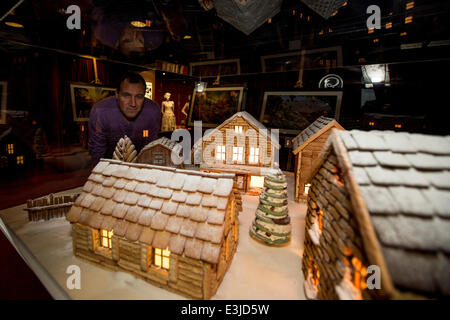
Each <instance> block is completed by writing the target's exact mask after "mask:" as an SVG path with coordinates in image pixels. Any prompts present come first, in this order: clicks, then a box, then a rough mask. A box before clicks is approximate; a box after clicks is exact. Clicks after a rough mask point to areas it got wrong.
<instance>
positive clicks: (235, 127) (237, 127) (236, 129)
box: [234, 126, 242, 133]
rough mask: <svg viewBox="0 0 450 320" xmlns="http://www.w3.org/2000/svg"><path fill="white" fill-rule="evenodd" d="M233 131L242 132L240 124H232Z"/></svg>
mask: <svg viewBox="0 0 450 320" xmlns="http://www.w3.org/2000/svg"><path fill="white" fill-rule="evenodd" d="M234 132H236V133H242V126H234Z"/></svg>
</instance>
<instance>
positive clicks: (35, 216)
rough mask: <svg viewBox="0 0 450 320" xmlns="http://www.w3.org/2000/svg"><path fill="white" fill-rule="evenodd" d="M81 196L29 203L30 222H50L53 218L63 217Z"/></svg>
mask: <svg viewBox="0 0 450 320" xmlns="http://www.w3.org/2000/svg"><path fill="white" fill-rule="evenodd" d="M79 195H80V194H74V195H69V196H56V197H55V196H54V195H53V194H50V195H49V196H46V197H43V198H38V199H34V200H28V201H27V207H26V208H25V209H24V210H25V211H28V220H29V221H38V220H50V219H53V218H59V217H63V216H65V215H66V214H67V212H69V210H70V208H71V207H72V205H73V203H74V202H75V200H76V199H77V198H78V196H79Z"/></svg>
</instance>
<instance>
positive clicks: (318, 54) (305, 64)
mask: <svg viewBox="0 0 450 320" xmlns="http://www.w3.org/2000/svg"><path fill="white" fill-rule="evenodd" d="M341 66H342V47H340V46H337V47H329V48H319V49H312V50H303V51H295V52H289V53H280V54H274V55H268V56H262V57H261V67H262V72H285V71H297V70H300V69H302V68H303V69H320V68H324V67H330V68H336V67H341Z"/></svg>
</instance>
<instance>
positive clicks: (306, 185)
mask: <svg viewBox="0 0 450 320" xmlns="http://www.w3.org/2000/svg"><path fill="white" fill-rule="evenodd" d="M309 188H311V184H310V183H307V184H305V194H308V192H309Z"/></svg>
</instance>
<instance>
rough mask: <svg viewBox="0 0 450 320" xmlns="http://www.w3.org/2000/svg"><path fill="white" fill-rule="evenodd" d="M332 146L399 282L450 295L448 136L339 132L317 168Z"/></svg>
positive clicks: (353, 195)
mask: <svg viewBox="0 0 450 320" xmlns="http://www.w3.org/2000/svg"><path fill="white" fill-rule="evenodd" d="M338 145H342V146H344V148H343V149H342V150H340V151H339V150H337V149H338V148H339V147H338ZM332 147H333V148H334V149H335V152H336V154H337V156H338V159H339V163H340V164H341V165H342V167H343V171H344V174H345V171H346V170H348V172H347V174H346V175H347V178H348V179H347V180H346V184H347V183H348V181H352V180H353V181H355V182H356V184H357V186H358V188H357V189H356V192H353V193H351V195H350V196H351V197H359V196H361V197H362V199H363V200H364V204H365V206H366V207H367V212H368V213H369V215H370V221H371V224H372V225H373V229H374V230H375V232H376V236H377V238H378V241H379V243H380V245H381V251H382V254H383V256H384V259H385V261H386V264H387V267H388V270H389V274H390V275H391V277H392V280H393V282H394V283H395V285H396V286H398V287H402V288H407V289H412V290H415V291H416V290H418V291H421V292H428V293H434V292H441V293H443V294H445V295H449V294H450V206H449V204H450V136H446V137H441V136H430V135H423V134H409V133H395V132H392V131H370V132H365V131H359V130H351V131H341V130H334V131H333V134H332V135H331V136H330V138H329V140H328V141H327V145H326V146H325V147H324V150H323V152H322V154H321V156H320V158H319V159H320V160H319V162H318V163H317V164H316V167H315V169H316V170H317V169H318V168H319V167H320V165H321V162H322V161H323V160H324V158H326V155H327V150H330V149H331V148H332ZM345 162H347V163H348V164H349V165H346V164H345ZM345 168H348V169H345ZM316 170H315V171H316ZM358 193H359V194H358ZM352 203H353V205H355V203H357V201H352ZM360 209H361V208H355V212H358V211H360ZM360 227H361V226H360ZM363 237H364V235H363Z"/></svg>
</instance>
